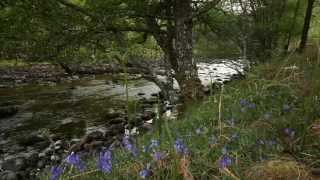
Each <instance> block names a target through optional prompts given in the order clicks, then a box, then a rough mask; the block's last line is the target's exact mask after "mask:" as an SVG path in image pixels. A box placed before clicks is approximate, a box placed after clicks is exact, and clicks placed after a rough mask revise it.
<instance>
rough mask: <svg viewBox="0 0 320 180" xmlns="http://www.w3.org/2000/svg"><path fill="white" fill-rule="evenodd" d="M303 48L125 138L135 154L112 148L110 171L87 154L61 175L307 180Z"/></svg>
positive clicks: (312, 160) (317, 158) (309, 66)
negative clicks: (178, 115)
mask: <svg viewBox="0 0 320 180" xmlns="http://www.w3.org/2000/svg"><path fill="white" fill-rule="evenodd" d="M309 51H310V52H306V53H305V54H303V55H297V54H291V55H288V57H286V58H275V59H274V60H272V61H271V62H268V63H265V64H261V65H258V66H256V67H253V68H252V71H251V72H249V73H248V74H247V78H246V79H244V80H239V81H234V82H231V83H229V84H227V85H226V86H225V87H224V88H222V89H220V90H219V91H217V92H216V93H215V95H214V96H211V97H209V98H207V99H206V100H205V101H203V102H201V103H199V104H197V105H193V106H190V107H189V109H188V110H187V112H186V114H185V115H184V117H182V118H181V119H178V120H174V121H173V120H162V121H161V123H159V124H160V125H159V126H158V127H157V128H156V130H154V131H152V132H149V133H147V134H144V135H142V136H138V137H131V139H130V140H129V141H128V139H127V140H125V144H127V143H132V144H133V146H136V147H137V150H138V153H137V154H136V151H135V149H134V147H133V146H130V145H129V146H128V145H127V146H125V147H127V149H129V150H133V151H134V152H133V153H132V152H131V153H130V151H128V150H127V149H126V148H120V149H119V148H118V149H112V150H111V151H112V160H111V161H108V163H111V162H112V171H111V172H110V173H102V172H99V171H98V170H97V168H96V164H97V163H96V159H97V158H93V159H92V158H90V159H91V160H90V161H89V162H86V170H85V171H84V172H82V173H80V172H79V171H78V170H77V168H70V166H68V167H67V168H65V172H64V174H63V176H62V177H61V179H64V178H65V179H69V178H71V179H93V180H94V179H141V178H143V177H145V176H146V178H150V179H187V180H189V179H252V180H255V179H261V180H263V179H288V180H294V179H303V180H305V179H311V178H314V177H312V175H311V173H310V171H311V170H312V169H313V168H320V58H319V54H318V52H317V51H315V50H314V51H312V50H311V49H310V50H309ZM158 142H159V143H158ZM135 155H136V156H135ZM97 156H98V155H97ZM109 159H110V157H109ZM108 165H109V166H108V167H110V164H108ZM108 170H110V169H107V170H106V171H108ZM58 174H59V173H58ZM49 176H50V173H49V172H48V173H46V174H45V175H43V176H42V178H43V179H48V178H49Z"/></svg>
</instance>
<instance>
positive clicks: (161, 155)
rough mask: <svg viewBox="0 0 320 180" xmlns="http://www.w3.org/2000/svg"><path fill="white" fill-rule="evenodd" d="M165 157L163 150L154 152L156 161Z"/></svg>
mask: <svg viewBox="0 0 320 180" xmlns="http://www.w3.org/2000/svg"><path fill="white" fill-rule="evenodd" d="M164 157H165V153H163V152H161V151H157V152H155V153H154V154H153V159H154V160H155V161H161V160H162V159H163V158H164Z"/></svg>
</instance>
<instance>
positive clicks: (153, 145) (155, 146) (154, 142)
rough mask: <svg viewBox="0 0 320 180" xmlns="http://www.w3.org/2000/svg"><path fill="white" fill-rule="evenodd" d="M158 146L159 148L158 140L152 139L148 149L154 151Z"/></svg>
mask: <svg viewBox="0 0 320 180" xmlns="http://www.w3.org/2000/svg"><path fill="white" fill-rule="evenodd" d="M159 146H160V142H159V140H156V139H152V140H151V142H150V146H149V148H151V149H156V148H158V147H159Z"/></svg>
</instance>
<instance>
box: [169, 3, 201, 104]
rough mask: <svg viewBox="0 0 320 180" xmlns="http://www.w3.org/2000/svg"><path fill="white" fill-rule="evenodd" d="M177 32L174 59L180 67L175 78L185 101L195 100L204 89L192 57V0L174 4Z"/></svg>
mask: <svg viewBox="0 0 320 180" xmlns="http://www.w3.org/2000/svg"><path fill="white" fill-rule="evenodd" d="M174 10H175V12H174V23H175V32H174V38H173V49H174V50H175V57H170V58H176V59H175V60H174V61H176V62H177V64H178V67H177V68H176V69H174V70H175V78H176V80H177V81H178V83H179V86H180V91H181V95H182V97H183V101H184V102H187V101H194V100H197V99H199V98H200V97H202V95H203V91H202V86H201V82H200V79H199V77H198V73H197V66H196V62H195V61H194V60H193V59H192V49H193V45H192V28H193V23H192V7H191V0H176V1H175V6H174Z"/></svg>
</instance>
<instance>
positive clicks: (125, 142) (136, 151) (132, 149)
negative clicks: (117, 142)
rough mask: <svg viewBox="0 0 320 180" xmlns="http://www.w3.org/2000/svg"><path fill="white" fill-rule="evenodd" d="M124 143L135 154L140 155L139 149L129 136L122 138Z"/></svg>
mask: <svg viewBox="0 0 320 180" xmlns="http://www.w3.org/2000/svg"><path fill="white" fill-rule="evenodd" d="M122 143H123V145H124V147H125V149H126V150H127V151H129V152H130V153H131V154H132V155H133V156H135V157H137V156H138V155H139V151H138V149H137V148H136V146H135V145H134V144H132V143H131V140H130V137H129V136H124V137H123V139H122Z"/></svg>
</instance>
